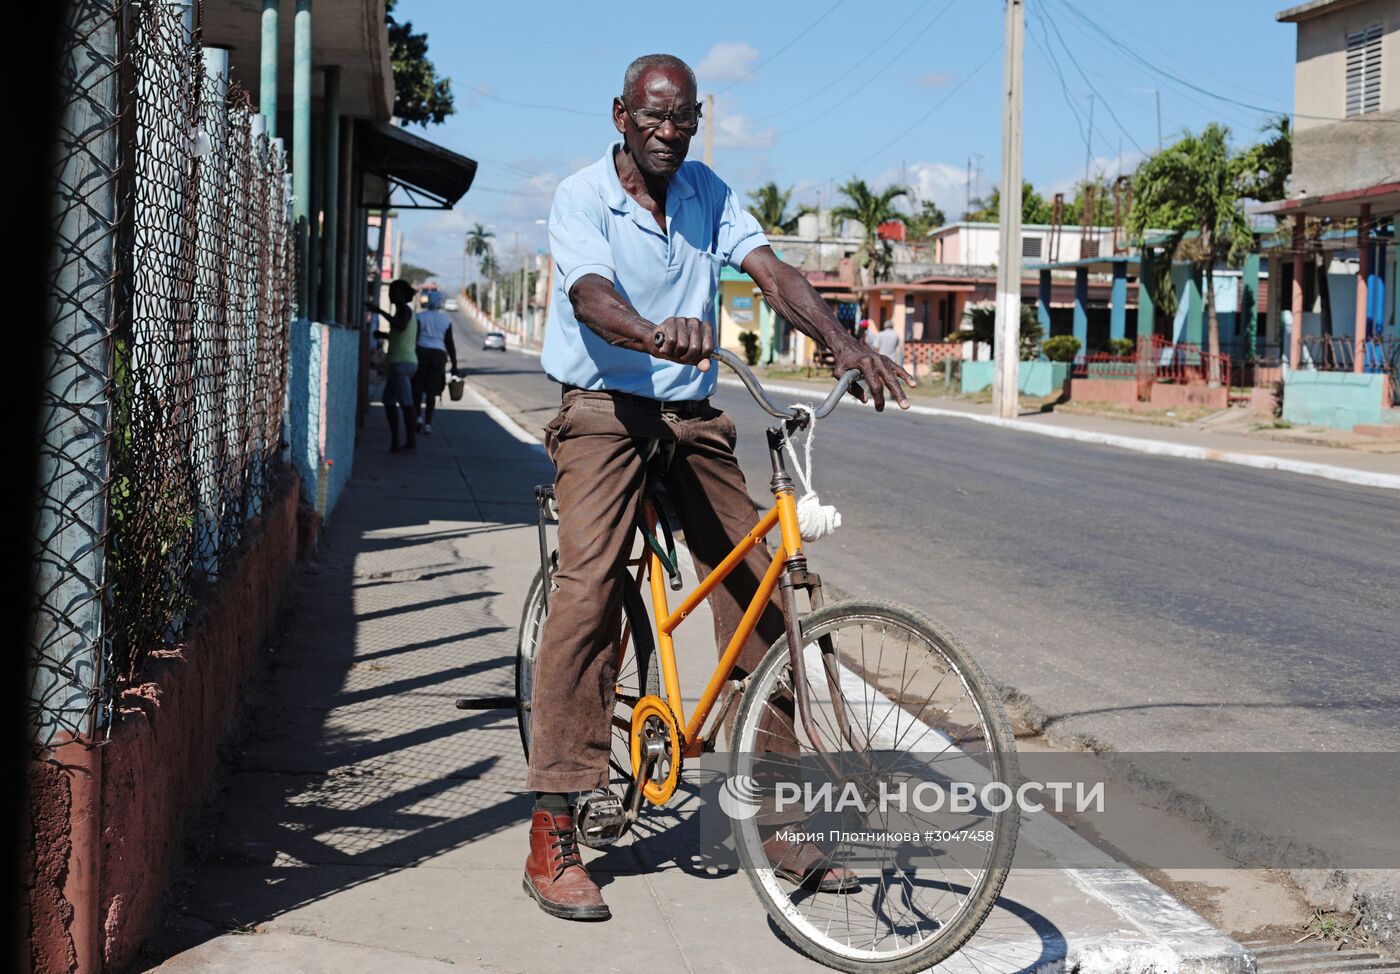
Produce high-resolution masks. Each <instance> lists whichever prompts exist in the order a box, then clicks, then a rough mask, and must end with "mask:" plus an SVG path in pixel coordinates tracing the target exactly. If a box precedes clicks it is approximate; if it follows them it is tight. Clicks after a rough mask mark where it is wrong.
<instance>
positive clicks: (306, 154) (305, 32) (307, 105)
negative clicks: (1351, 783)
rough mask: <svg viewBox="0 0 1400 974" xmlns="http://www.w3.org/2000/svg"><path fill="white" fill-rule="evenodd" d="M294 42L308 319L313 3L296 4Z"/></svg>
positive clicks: (295, 184) (301, 277) (300, 251)
mask: <svg viewBox="0 0 1400 974" xmlns="http://www.w3.org/2000/svg"><path fill="white" fill-rule="evenodd" d="M292 41H293V46H292V59H293V64H292V197H293V199H292V225H293V228H294V231H295V233H296V236H297V316H298V317H300V318H306V317H308V316H309V315H310V312H311V309H310V298H311V292H310V288H309V286H308V282H309V280H310V277H311V275H310V267H308V266H307V258H308V256H309V254H310V253H311V249H310V247H309V242H310V239H311V0H297V12H296V19H295V20H294V21H293V22H292Z"/></svg>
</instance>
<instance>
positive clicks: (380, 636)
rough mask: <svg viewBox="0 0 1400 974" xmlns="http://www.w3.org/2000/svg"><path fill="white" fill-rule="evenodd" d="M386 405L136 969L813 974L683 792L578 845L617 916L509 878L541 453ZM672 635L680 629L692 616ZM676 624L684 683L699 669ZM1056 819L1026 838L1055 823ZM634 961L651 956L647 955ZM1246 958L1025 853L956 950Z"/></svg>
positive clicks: (1037, 956)
mask: <svg viewBox="0 0 1400 974" xmlns="http://www.w3.org/2000/svg"><path fill="white" fill-rule="evenodd" d="M379 419H380V417H379V415H378V413H377V412H376V413H375V414H374V415H372V416H371V420H372V422H371V424H370V428H369V429H368V430H367V431H366V432H365V434H364V435H363V436H362V439H361V446H360V449H359V451H358V454H357V456H356V467H355V470H356V474H355V479H354V481H353V482H352V484H351V486H350V488H349V489H348V491H347V493H346V494H345V496H344V497H343V499H342V500H341V502H340V504H339V505H338V507H337V508H336V511H335V516H334V518H333V520H332V521H331V522H330V523H329V524H328V526H327V528H326V531H325V533H324V534H323V536H322V546H321V552H320V557H319V560H318V562H317V563H316V564H315V565H312V566H309V567H307V568H306V569H305V570H304V571H303V573H302V577H301V578H300V580H299V592H298V595H297V601H296V605H295V609H294V612H293V616H292V620H291V624H290V626H289V629H288V631H287V632H286V634H285V636H284V637H283V638H282V639H281V640H280V642H279V643H278V645H277V646H276V647H275V653H274V660H275V662H274V665H273V668H272V670H271V672H270V674H269V677H268V679H267V681H266V683H265V686H264V687H263V688H262V691H261V697H260V701H259V706H258V709H257V716H256V720H255V725H254V727H253V729H252V734H251V737H250V739H249V740H248V741H247V742H246V745H245V746H244V747H243V749H242V751H241V753H240V754H239V755H238V757H237V761H236V767H235V770H234V772H233V773H232V775H231V777H230V780H229V784H228V788H227V791H226V794H225V796H224V800H223V803H222V817H221V819H220V821H218V822H217V823H215V824H214V826H213V832H212V836H211V838H210V839H209V842H208V855H207V857H206V859H205V861H204V863H203V864H202V866H201V867H200V869H199V870H198V872H197V873H196V874H195V875H194V877H193V879H192V882H191V885H190V886H189V888H188V889H187V891H186V894H185V895H184V896H183V898H182V899H183V904H182V906H183V908H182V909H181V910H180V911H178V912H176V913H175V914H174V915H172V916H171V917H170V918H169V920H168V922H167V924H166V927H165V929H164V931H163V933H162V935H161V937H160V938H158V940H157V942H156V943H155V945H154V947H155V949H154V950H153V951H152V952H151V956H150V957H149V959H148V961H147V964H146V967H145V968H143V969H147V970H149V969H159V970H161V971H170V972H175V971H200V972H222V971H229V972H234V971H237V972H241V974H243V972H246V974H258V972H274V971H275V972H279V974H280V972H287V971H315V972H320V971H326V972H330V971H335V972H337V974H339V972H347V971H348V972H358V971H368V970H389V971H395V972H417V971H423V972H435V971H447V970H451V969H456V970H483V971H485V970H490V971H520V972H525V971H542V970H565V969H567V970H571V971H578V972H581V974H586V972H593V971H599V972H603V971H617V970H635V969H637V968H639V967H640V966H642V965H643V963H645V966H647V967H649V968H653V969H661V970H690V971H696V970H706V971H711V970H712V971H753V970H763V971H773V972H783V971H812V970H820V969H822V968H819V967H817V965H815V964H813V963H812V962H810V961H808V960H806V959H805V958H804V957H803V956H802V955H800V954H799V953H797V952H796V951H795V950H794V949H793V948H792V947H790V946H789V945H788V944H787V943H785V942H784V941H783V940H782V939H781V938H780V937H779V936H778V934H777V933H776V929H775V928H774V927H773V926H772V925H771V924H770V922H769V921H768V918H767V916H766V915H765V913H764V912H763V910H762V908H761V906H760V905H759V903H758V901H757V899H756V898H755V896H754V894H753V892H752V891H751V889H750V887H749V883H748V880H747V878H746V877H744V876H743V875H740V874H738V873H735V872H715V871H713V869H712V868H708V867H706V866H705V865H704V863H703V860H702V858H701V857H700V856H699V855H697V852H698V851H699V850H698V847H697V844H696V843H697V839H696V835H697V833H696V830H695V828H694V827H693V822H692V821H691V820H690V818H689V813H690V812H691V811H692V809H693V807H694V801H693V798H692V797H691V796H690V795H689V794H683V795H682V796H681V797H680V798H679V799H678V801H677V803H676V805H675V806H673V807H672V808H668V809H666V810H665V811H663V812H660V813H655V814H649V815H648V816H647V817H646V818H645V820H644V823H645V825H644V828H642V829H641V830H640V832H641V837H640V839H638V838H629V839H628V840H625V841H624V843H623V844H621V845H619V846H617V847H614V848H613V849H610V850H608V851H607V852H606V853H586V855H587V856H588V858H589V860H590V865H591V867H592V868H593V869H594V871H595V874H596V875H597V876H598V877H599V879H600V882H601V883H602V884H603V885H604V894H605V896H606V897H607V899H608V902H609V903H610V905H611V906H612V908H613V912H614V919H613V920H612V921H611V922H608V923H603V924H570V923H567V922H565V921H560V920H554V919H552V918H549V917H546V916H545V915H544V914H542V913H541V912H540V911H539V910H538V909H537V908H536V907H535V905H534V904H533V903H532V902H531V901H530V900H529V899H528V898H527V897H526V896H525V894H523V893H522V892H521V890H520V874H521V868H522V865H523V860H524V855H525V851H526V834H527V828H528V824H527V816H528V812H529V808H530V798H529V796H528V794H527V793H525V792H524V791H523V789H522V782H523V777H524V770H525V768H524V761H523V759H522V756H521V751H520V742H519V737H518V735H517V731H516V726H515V718H514V714H513V712H510V711H487V712H481V713H464V712H461V711H457V710H456V709H454V707H453V701H454V700H455V698H457V697H459V696H492V695H509V694H511V693H512V692H513V682H512V680H513V665H514V641H515V635H516V625H517V620H518V618H519V613H520V609H521V603H522V601H523V597H524V591H525V588H526V585H527V583H528V581H529V579H530V577H531V576H532V575H533V573H534V571H535V569H536V566H537V560H538V556H537V553H536V552H537V549H536V543H535V534H534V530H535V529H534V526H533V517H534V507H533V503H532V495H531V488H532V487H533V485H534V484H536V483H539V482H542V481H547V480H549V479H550V478H551V476H552V468H551V467H550V465H549V463H548V461H547V460H546V459H545V458H544V456H543V455H542V453H541V452H540V451H539V449H538V448H537V447H534V446H532V445H530V444H528V443H524V442H521V441H520V440H519V439H517V438H515V437H513V436H512V435H510V434H509V433H508V432H506V431H505V430H504V429H503V428H502V427H501V426H500V425H499V424H498V423H497V422H496V421H495V420H494V419H493V418H492V416H491V415H489V414H488V412H487V411H486V410H485V409H483V408H481V407H478V406H472V405H470V404H468V403H466V402H464V403H460V404H449V405H448V406H447V407H446V408H444V409H442V410H440V411H439V414H438V418H437V419H436V421H435V422H434V429H435V430H436V431H437V432H435V433H434V434H433V435H432V436H426V437H422V438H421V439H420V446H419V450H418V453H417V454H416V455H400V456H390V455H389V454H388V453H387V451H386V447H387V434H386V432H385V431H384V430H383V425H382V422H380V421H379ZM686 629H688V630H689V633H688V634H686ZM686 629H683V630H682V634H683V636H684V639H683V641H682V642H681V645H680V646H679V654H678V655H679V659H680V663H681V675H682V681H683V683H684V684H685V685H687V686H688V687H693V688H696V689H698V688H699V686H701V685H702V682H703V681H702V680H701V675H702V674H704V673H707V672H708V670H709V668H710V667H711V666H712V665H713V660H714V651H713V648H712V647H710V646H707V645H705V642H706V640H705V638H704V637H705V634H706V633H707V632H708V630H709V624H708V620H705V619H703V618H702V619H697V620H695V621H694V622H693V623H688V624H687V627H686ZM1067 832H1068V830H1067V829H1064V827H1063V826H1060V825H1058V823H1055V822H1053V821H1052V820H1046V821H1041V822H1034V823H1028V824H1027V827H1026V829H1025V831H1024V835H1025V836H1026V838H1025V839H1024V841H1034V842H1063V841H1067V837H1066V835H1065V833H1067ZM642 958H645V960H643V959H642ZM1061 961H1066V962H1068V963H1070V964H1074V963H1079V964H1080V965H1081V970H1083V971H1085V972H1090V971H1112V970H1139V969H1147V968H1148V967H1149V966H1151V967H1152V969H1154V970H1158V971H1162V972H1171V971H1175V970H1219V971H1235V970H1247V969H1249V967H1248V965H1249V963H1250V961H1249V958H1248V955H1247V954H1246V953H1245V952H1244V951H1243V949H1242V948H1240V947H1239V946H1238V945H1237V944H1235V943H1234V942H1233V941H1230V940H1229V939H1228V938H1226V937H1224V936H1222V935H1220V934H1218V933H1217V932H1216V931H1214V930H1213V929H1212V928H1210V927H1209V925H1208V924H1206V923H1205V922H1204V921H1202V920H1201V919H1200V918H1199V917H1197V916H1196V915H1195V914H1193V913H1191V912H1190V911H1188V910H1186V909H1185V908H1184V907H1182V906H1181V905H1180V904H1178V903H1176V902H1175V901H1174V900H1172V899H1170V897H1167V896H1166V895H1165V894H1164V893H1161V892H1160V891H1159V890H1157V889H1156V888H1155V887H1153V886H1151V885H1150V884H1148V883H1147V882H1146V881H1145V880H1143V879H1142V878H1141V877H1139V876H1138V875H1137V874H1136V873H1133V872H1132V871H1131V870H1126V869H1121V868H1116V869H1102V870H1098V869H1094V870H1081V871H1077V872H1069V871H1067V872H1058V871H1050V870H1035V871H1021V872H1018V873H1016V874H1015V875H1013V877H1012V879H1011V881H1010V882H1009V883H1008V885H1007V887H1006V890H1005V892H1004V894H1003V897H1002V900H1001V902H1000V903H999V905H998V907H997V908H996V909H995V910H994V911H993V913H992V915H991V916H990V917H989V919H988V921H987V923H986V924H985V925H984V927H983V928H982V931H981V932H980V933H979V934H978V935H977V937H976V938H975V939H974V940H973V941H972V942H971V943H970V944H969V945H968V946H967V947H966V948H964V950H963V951H962V952H961V953H960V954H959V955H958V956H957V957H956V958H954V960H953V961H951V962H950V963H949V964H948V965H947V969H949V970H959V971H980V972H998V974H1000V972H1008V974H1009V972H1013V971H1031V970H1035V969H1038V968H1040V967H1043V966H1044V965H1047V964H1054V963H1057V962H1061Z"/></svg>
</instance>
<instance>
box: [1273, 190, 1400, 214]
mask: <svg viewBox="0 0 1400 974" xmlns="http://www.w3.org/2000/svg"><path fill="white" fill-rule="evenodd" d="M1363 205H1365V206H1369V207H1371V213H1372V215H1374V216H1385V215H1387V214H1390V213H1395V212H1400V183H1396V182H1392V183H1378V184H1376V185H1375V186H1367V187H1366V188H1365V189H1354V190H1348V191H1347V192H1343V193H1330V194H1328V195H1326V196H1302V197H1299V198H1297V199H1291V200H1275V201H1273V202H1272V203H1260V204H1258V205H1256V206H1252V207H1250V212H1251V213H1272V214H1273V215H1274V216H1330V217H1352V216H1359V215H1360V214H1361V207H1362V206H1363Z"/></svg>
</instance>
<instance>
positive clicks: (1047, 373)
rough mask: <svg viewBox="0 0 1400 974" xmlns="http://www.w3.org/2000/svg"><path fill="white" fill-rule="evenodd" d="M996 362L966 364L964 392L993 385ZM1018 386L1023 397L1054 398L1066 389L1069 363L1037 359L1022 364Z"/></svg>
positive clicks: (963, 377) (978, 390) (963, 372)
mask: <svg viewBox="0 0 1400 974" xmlns="http://www.w3.org/2000/svg"><path fill="white" fill-rule="evenodd" d="M995 371H996V363H995V362H964V363H963V364H962V391H963V392H964V393H968V392H980V391H982V390H983V389H986V388H987V387H989V386H990V385H991V384H992V373H993V372H995ZM1018 374H1019V376H1020V379H1019V381H1018V382H1017V385H1019V386H1020V387H1021V395H1023V396H1053V395H1055V394H1056V393H1058V392H1059V391H1060V390H1061V389H1062V388H1064V384H1065V379H1067V378H1069V363H1068V362H1048V361H1045V360H1044V359H1037V360H1035V361H1031V362H1022V363H1021V366H1020V369H1019V371H1018Z"/></svg>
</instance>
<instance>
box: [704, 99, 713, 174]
mask: <svg viewBox="0 0 1400 974" xmlns="http://www.w3.org/2000/svg"><path fill="white" fill-rule="evenodd" d="M705 165H707V166H709V167H710V168H711V169H713V168H714V167H715V96H714V95H706V96H705Z"/></svg>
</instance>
